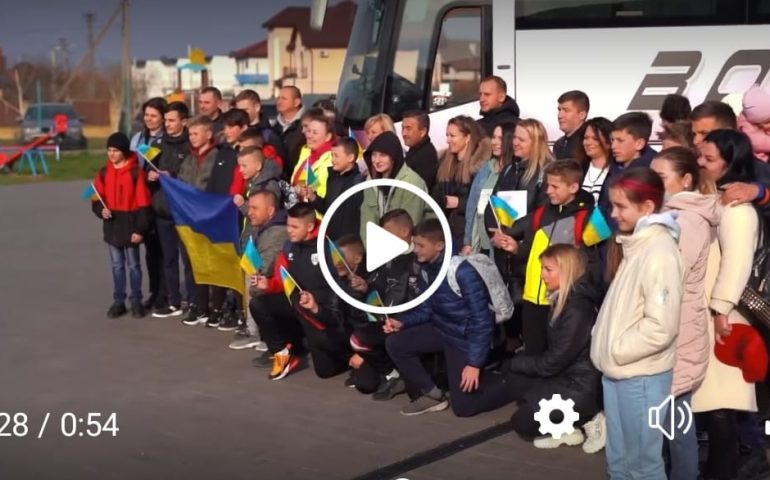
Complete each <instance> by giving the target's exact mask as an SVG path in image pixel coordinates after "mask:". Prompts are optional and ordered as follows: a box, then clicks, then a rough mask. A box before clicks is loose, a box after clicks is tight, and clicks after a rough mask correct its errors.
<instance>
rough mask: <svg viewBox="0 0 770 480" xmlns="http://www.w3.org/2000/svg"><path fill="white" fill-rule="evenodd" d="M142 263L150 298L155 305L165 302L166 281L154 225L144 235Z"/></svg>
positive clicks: (158, 239) (166, 299)
mask: <svg viewBox="0 0 770 480" xmlns="http://www.w3.org/2000/svg"><path fill="white" fill-rule="evenodd" d="M144 264H145V267H146V268H147V279H148V280H149V284H150V299H152V300H153V303H155V305H164V304H166V303H167V302H168V298H167V295H166V286H165V283H166V282H165V281H164V278H163V254H162V250H161V246H160V238H159V237H158V231H157V229H156V228H155V226H154V225H153V227H152V228H151V229H150V231H149V232H147V234H145V236H144Z"/></svg>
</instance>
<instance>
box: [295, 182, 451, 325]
mask: <svg viewBox="0 0 770 480" xmlns="http://www.w3.org/2000/svg"><path fill="white" fill-rule="evenodd" d="M384 187H387V188H391V189H392V188H398V189H402V190H406V191H407V192H409V193H410V194H411V195H414V196H416V197H418V198H420V199H422V201H423V202H425V205H426V206H427V207H428V209H426V210H432V211H433V215H434V216H435V217H436V218H437V219H438V221H439V222H440V223H441V229H442V230H443V231H444V243H445V245H446V248H445V249H444V254H443V259H442V260H441V266H440V268H439V271H438V275H437V276H436V277H435V278H434V279H433V281H432V282H431V283H430V285H428V287H427V288H425V289H421V293H420V294H419V295H418V296H417V297H416V298H412V299H411V300H408V301H406V302H404V303H401V304H393V303H392V302H389V303H390V304H389V305H387V306H385V305H382V303H380V304H379V305H376V304H373V303H372V302H370V301H369V300H368V297H369V296H370V295H372V294H373V293H374V292H375V291H376V290H373V291H372V290H371V286H370V290H369V291H367V293H366V296H365V298H356V297H354V296H352V295H351V294H350V293H349V292H348V290H347V289H346V288H343V283H342V282H343V281H345V280H342V279H341V278H340V276H339V275H337V272H334V273H333V272H332V271H331V269H330V267H332V268H334V267H336V266H337V265H336V264H333V263H332V262H334V256H335V252H332V251H331V247H330V245H331V246H333V245H334V243H333V242H332V241H331V239H329V238H328V237H327V236H326V232H327V230H328V229H329V224H330V223H329V222H330V220H331V218H332V217H333V216H334V215H336V214H337V211H338V210H339V208H340V206H342V204H343V203H344V202H347V201H355V200H354V199H353V198H352V197H353V196H354V195H356V194H358V193H359V192H363V191H365V190H367V189H370V188H377V189H382V188H384ZM358 201H359V202H360V201H361V200H358ZM385 213H387V212H380V216H382V215H384V214H385ZM425 213H426V214H428V212H427V211H426V212H425ZM362 226H363V227H364V233H365V234H366V241H365V245H364V247H365V250H366V252H365V253H366V256H365V258H366V264H365V265H363V266H364V267H366V270H367V272H361V273H365V274H366V275H369V274H370V273H372V271H373V270H377V269H378V268H380V267H382V266H383V265H385V264H386V263H388V262H390V261H392V260H393V259H395V258H396V257H398V256H400V255H404V254H406V253H408V252H409V251H410V248H411V245H410V244H409V242H407V241H404V240H402V239H401V238H399V237H396V236H395V235H393V234H392V233H390V232H388V231H387V230H385V229H384V228H382V227H380V226H379V225H378V224H377V222H376V221H374V222H372V221H367V222H366V224H365V225H362ZM316 248H317V251H318V254H317V255H318V258H317V260H318V261H317V263H316V264H317V265H318V267H319V268H320V269H321V273H322V274H323V276H324V279H325V280H326V283H327V284H328V285H329V287H331V289H332V291H334V293H335V294H337V296H338V297H339V299H340V300H342V301H343V302H345V303H347V304H348V305H350V306H352V307H353V308H355V309H357V310H360V311H362V312H367V313H373V314H377V315H385V316H388V315H396V314H398V313H401V312H406V311H407V310H412V309H414V308H417V307H418V306H419V305H420V304H421V303H422V302H424V301H426V300H428V299H429V298H430V296H431V295H433V294H434V293H435V292H436V290H438V288H439V286H440V285H441V283H442V282H443V281H444V279H445V278H446V275H447V272H448V271H449V263H450V260H451V259H452V232H451V230H450V228H449V221H448V220H447V218H446V215H444V213H443V212H442V210H441V207H440V206H439V205H438V204H437V203H436V201H435V200H433V198H432V197H431V196H430V195H428V192H426V191H424V190H422V189H420V188H418V187H416V186H415V185H412V184H410V183H407V182H404V181H401V180H395V179H391V178H378V179H374V180H367V181H365V182H361V183H359V184H358V185H354V186H352V187H350V188H348V189H347V190H345V191H344V192H342V195H340V196H339V197H337V198H336V199H335V200H334V201H333V202H332V204H331V205H329V207H328V208H327V209H326V213H324V216H323V220H322V221H321V225H319V226H318V239H317V243H316ZM330 260H331V261H330ZM348 271H349V270H348ZM300 286H302V285H300ZM377 293H378V294H380V295H382V292H377ZM364 300H366V301H364ZM381 301H382V300H380V302H381Z"/></svg>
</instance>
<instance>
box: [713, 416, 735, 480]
mask: <svg viewBox="0 0 770 480" xmlns="http://www.w3.org/2000/svg"><path fill="white" fill-rule="evenodd" d="M705 418H706V422H707V425H706V431H707V432H708V436H709V445H708V460H707V462H706V471H705V472H704V473H705V474H706V475H707V476H708V478H713V479H715V480H730V479H732V478H734V477H735V474H736V472H737V470H738V461H739V459H740V452H739V450H738V446H739V444H740V430H739V428H738V412H737V411H735V410H727V409H723V410H714V411H712V412H708V414H706V416H705Z"/></svg>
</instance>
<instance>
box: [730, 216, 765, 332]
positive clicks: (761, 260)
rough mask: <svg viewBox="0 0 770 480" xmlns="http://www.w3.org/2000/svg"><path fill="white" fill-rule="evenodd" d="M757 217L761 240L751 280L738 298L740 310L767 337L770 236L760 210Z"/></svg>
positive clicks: (753, 262) (755, 256) (755, 252)
mask: <svg viewBox="0 0 770 480" xmlns="http://www.w3.org/2000/svg"><path fill="white" fill-rule="evenodd" d="M757 217H758V218H759V241H758V242H757V248H756V250H755V251H754V259H753V260H752V265H751V274H750V275H749V281H748V282H747V284H746V286H745V287H744V289H743V293H741V298H740V300H738V311H740V312H741V313H742V314H743V315H744V316H745V317H746V319H747V320H749V322H751V324H752V325H753V326H754V327H757V328H758V329H759V330H760V331H761V332H762V334H763V336H764V337H765V338H766V339H767V338H768V334H770V236H769V235H768V234H767V233H768V232H767V230H766V222H765V220H764V218H762V213H761V212H760V211H759V210H757Z"/></svg>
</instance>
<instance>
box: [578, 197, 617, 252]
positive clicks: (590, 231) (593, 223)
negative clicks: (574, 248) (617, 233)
mask: <svg viewBox="0 0 770 480" xmlns="http://www.w3.org/2000/svg"><path fill="white" fill-rule="evenodd" d="M611 236H612V230H611V229H610V226H609V225H608V224H607V220H606V219H605V218H604V215H602V211H601V209H599V208H598V207H594V211H593V212H591V216H590V217H589V218H588V223H587V224H586V227H585V229H583V244H584V245H585V246H586V247H593V246H594V245H597V244H599V243H601V242H603V241H605V240H607V239H608V238H610V237H611Z"/></svg>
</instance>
